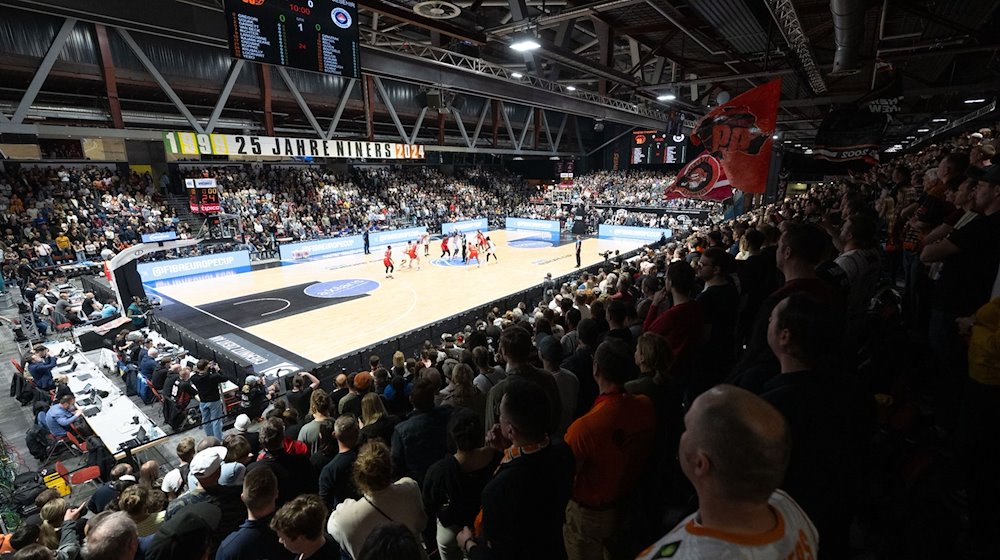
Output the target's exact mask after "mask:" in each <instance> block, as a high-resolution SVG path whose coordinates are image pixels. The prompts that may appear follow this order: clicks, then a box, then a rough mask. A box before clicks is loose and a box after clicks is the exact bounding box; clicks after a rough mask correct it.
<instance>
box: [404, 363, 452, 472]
mask: <svg viewBox="0 0 1000 560" xmlns="http://www.w3.org/2000/svg"><path fill="white" fill-rule="evenodd" d="M436 393H437V390H436V389H435V387H434V384H433V383H432V382H431V381H429V380H427V379H425V378H420V379H418V380H417V381H416V382H414V383H413V390H412V391H411V392H410V402H412V403H413V413H412V414H410V417H409V418H407V419H406V420H404V421H402V422H400V423H399V424H397V425H396V428H395V429H394V430H393V432H392V462H393V466H394V467H395V468H396V469H397V474H398V475H399V476H405V477H410V478H412V479H413V480H415V481H417V485H418V486H417V487H418V488H419V485H420V484H422V483H423V480H424V473H426V472H427V469H428V468H429V467H430V466H431V465H433V464H434V463H435V462H437V461H438V460H439V459H441V458H442V457H444V456H445V455H446V454H447V453H448V417H449V416H450V415H451V412H452V407H450V406H435V405H434V395H435V394H436Z"/></svg>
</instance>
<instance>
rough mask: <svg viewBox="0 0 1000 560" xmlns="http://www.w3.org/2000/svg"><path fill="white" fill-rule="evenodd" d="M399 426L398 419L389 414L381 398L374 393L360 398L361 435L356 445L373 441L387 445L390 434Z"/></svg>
mask: <svg viewBox="0 0 1000 560" xmlns="http://www.w3.org/2000/svg"><path fill="white" fill-rule="evenodd" d="M396 424H399V418H397V417H396V416H393V415H391V414H389V413H388V412H387V411H386V409H385V403H383V402H382V398H381V397H380V396H378V395H376V394H375V393H368V394H367V395H365V396H364V397H362V398H361V433H360V435H359V437H358V444H362V443H365V442H368V441H371V440H373V439H381V440H382V441H383V442H385V443H386V444H388V443H389V442H391V441H392V432H393V430H395V429H396Z"/></svg>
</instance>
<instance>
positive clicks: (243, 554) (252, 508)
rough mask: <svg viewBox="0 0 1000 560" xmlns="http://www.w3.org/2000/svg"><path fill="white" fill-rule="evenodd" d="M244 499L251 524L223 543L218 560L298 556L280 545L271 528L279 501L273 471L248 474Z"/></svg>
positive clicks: (284, 559)
mask: <svg viewBox="0 0 1000 560" xmlns="http://www.w3.org/2000/svg"><path fill="white" fill-rule="evenodd" d="M240 499H241V500H242V501H243V503H244V504H245V505H246V508H247V520H246V521H244V522H243V524H242V525H240V526H239V528H238V529H237V530H236V531H235V532H233V533H232V534H230V535H229V536H227V537H226V538H225V540H223V541H222V544H220V545H219V550H218V551H217V552H216V553H215V560H256V559H257V558H266V559H267V560H291V559H292V558H293V557H294V554H293V553H292V552H290V551H288V549H286V548H285V547H283V546H282V545H281V543H280V542H278V535H277V533H275V532H274V529H272V528H271V527H270V524H271V520H272V519H273V518H274V513H275V510H276V501H277V499H278V479H277V477H275V476H274V473H273V472H271V469H268V468H263V469H257V470H255V471H253V472H251V473H249V474H247V475H246V477H244V478H243V492H242V494H240Z"/></svg>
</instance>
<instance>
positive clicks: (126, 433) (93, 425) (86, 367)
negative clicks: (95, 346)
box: [45, 342, 166, 455]
mask: <svg viewBox="0 0 1000 560" xmlns="http://www.w3.org/2000/svg"><path fill="white" fill-rule="evenodd" d="M45 346H46V347H48V349H49V351H50V352H51V353H52V355H54V356H57V355H59V353H60V352H62V351H63V350H67V351H69V352H72V357H73V360H75V361H76V364H77V365H76V369H75V370H73V371H69V368H68V367H66V366H59V367H56V368H55V369H53V370H52V374H53V375H54V376H55V375H65V376H67V377H68V378H69V381H68V383H69V388H70V390H71V391H73V394H74V395H76V397H77V399H78V400H82V399H84V398H89V397H90V396H91V395H90V391H89V389H88V388H87V385H90V387H92V388H94V389H96V390H98V391H106V392H107V393H108V396H107V397H106V398H102V399H101V401H102V406H101V411H100V412H98V413H97V414H95V415H93V416H90V417H87V416H84V417H83V418H84V419H85V420H86V421H87V424H88V425H89V426H90V429H91V430H93V432H94V434H95V435H97V436H98V437H100V438H101V441H103V442H104V446H105V447H107V448H108V451H110V452H111V453H112V454H114V455H120V454H121V452H122V450H121V449H120V446H121V444H122V443H124V442H126V441H128V440H130V439H133V438H135V437H136V436H135V434H136V432H138V431H139V428H140V427H141V428H144V429H145V430H146V435H147V436H148V437H149V439H150V440H155V439H157V438H161V437H163V436H165V435H166V434H165V433H164V432H163V430H161V429H160V427H159V426H157V425H156V423H155V422H153V421H152V420H151V419H150V418H149V416H147V415H146V413H145V412H143V411H142V410H141V409H140V408H139V407H138V406H136V404H135V403H134V402H132V401H131V400H130V399H129V398H128V397H127V396H126V395H125V394H123V393H122V391H121V390H120V389H119V386H118V385H116V384H115V383H114V382H113V381H112V380H111V379H109V378H108V377H107V376H106V375H105V374H104V373H103V372H102V371H101V370H100V369H99V368H98V367H97V366H96V365H95V364H94V363H93V362H91V361H90V360H88V359H87V357H86V356H85V355H84V354H83V353H82V352H79V351H77V349H76V346H75V345H74V344H73V343H72V342H54V343H49V344H46V345H45ZM88 375H89V377H87V376H88ZM81 377H86V379H81ZM78 407H79V408H80V409H81V410H82V409H86V408H87V407H86V406H83V405H78ZM133 451H135V449H133Z"/></svg>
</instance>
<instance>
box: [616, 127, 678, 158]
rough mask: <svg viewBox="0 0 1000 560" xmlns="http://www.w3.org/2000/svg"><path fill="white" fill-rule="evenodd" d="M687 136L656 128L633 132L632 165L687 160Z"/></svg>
mask: <svg viewBox="0 0 1000 560" xmlns="http://www.w3.org/2000/svg"><path fill="white" fill-rule="evenodd" d="M687 140H688V139H687V136H686V135H684V134H677V135H668V134H667V133H665V132H659V131H656V130H639V131H635V132H633V133H632V146H631V148H632V157H631V158H630V162H631V164H632V165H664V164H665V165H680V164H683V163H685V162H686V161H687Z"/></svg>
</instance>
